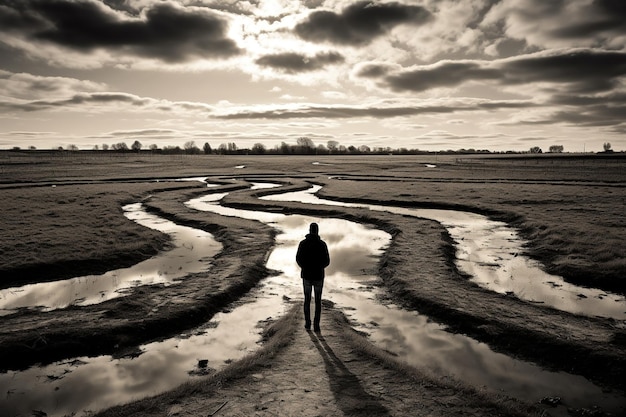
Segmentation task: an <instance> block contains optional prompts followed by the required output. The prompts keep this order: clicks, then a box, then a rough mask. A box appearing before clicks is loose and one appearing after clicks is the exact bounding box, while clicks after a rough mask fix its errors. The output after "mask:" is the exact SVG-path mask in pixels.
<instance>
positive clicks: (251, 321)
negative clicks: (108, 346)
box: [0, 184, 626, 416]
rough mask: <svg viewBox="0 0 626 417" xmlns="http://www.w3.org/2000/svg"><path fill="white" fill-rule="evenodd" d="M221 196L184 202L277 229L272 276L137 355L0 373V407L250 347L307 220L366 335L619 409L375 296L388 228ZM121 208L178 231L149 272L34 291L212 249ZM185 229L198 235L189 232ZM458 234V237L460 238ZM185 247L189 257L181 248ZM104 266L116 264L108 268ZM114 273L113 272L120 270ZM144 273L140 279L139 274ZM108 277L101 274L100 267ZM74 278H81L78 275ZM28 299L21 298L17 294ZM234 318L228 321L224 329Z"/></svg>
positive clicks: (453, 366) (115, 397) (409, 352)
mask: <svg viewBox="0 0 626 417" xmlns="http://www.w3.org/2000/svg"><path fill="white" fill-rule="evenodd" d="M270 186H273V185H272V184H256V185H255V187H256V188H260V187H270ZM315 191H316V189H311V190H308V191H305V192H300V193H299V194H294V193H286V194H278V195H274V196H269V197H266V198H271V199H277V198H283V199H287V200H288V201H293V199H297V201H305V202H310V203H311V202H313V201H314V202H315V203H316V204H321V203H324V204H333V205H338V204H340V203H336V202H325V201H323V202H322V200H320V199H318V198H317V197H315V196H314V195H313V193H314V192H315ZM224 195H225V194H223V193H213V194H207V195H205V196H204V197H201V198H197V199H193V200H190V201H188V202H187V203H186V204H187V205H188V206H189V207H192V208H194V209H196V210H201V211H211V212H215V213H218V214H221V215H225V216H237V217H242V218H249V219H254V220H258V221H262V222H264V223H266V224H268V225H270V226H271V227H274V228H276V229H277V231H278V234H277V237H276V246H275V248H274V249H273V250H272V252H271V254H270V256H269V258H268V263H267V266H268V267H269V268H271V269H275V270H278V271H281V273H280V274H279V275H277V276H272V277H269V278H267V279H265V280H263V281H262V283H261V284H260V285H259V286H258V287H257V288H255V289H254V290H253V291H251V292H250V293H249V294H248V295H246V296H245V297H244V299H243V300H241V301H240V302H238V303H236V305H235V306H233V308H232V309H230V310H229V312H228V313H219V314H217V315H216V316H214V318H213V319H212V320H211V321H210V322H208V323H206V324H205V325H204V326H202V327H200V328H198V329H195V330H194V331H192V332H189V333H187V334H182V335H180V336H177V337H175V338H171V339H168V340H164V341H162V342H157V343H151V344H148V345H144V346H141V347H140V350H141V352H142V353H141V354H140V355H139V356H137V357H133V358H112V357H110V356H100V357H97V358H88V357H80V358H74V359H72V360H68V361H63V362H59V363H55V364H52V365H49V366H46V367H32V368H30V369H28V370H25V371H19V372H13V371H10V372H7V373H4V374H0V392H2V393H6V396H4V397H3V398H0V409H1V410H3V412H4V413H6V415H9V416H13V415H30V413H31V412H32V410H42V411H45V412H46V413H47V415H48V416H63V415H66V414H71V413H76V415H77V416H82V415H88V414H89V410H98V409H102V408H106V407H109V406H112V405H116V404H120V403H124V402H128V401H131V400H133V399H137V398H141V397H145V396H148V395H153V394H156V393H159V392H163V391H166V390H168V389H172V388H173V387H175V386H178V385H180V384H181V383H183V382H185V381H188V380H189V379H193V378H196V377H197V376H198V375H202V374H203V373H205V372H207V370H209V371H211V370H217V369H220V368H221V367H223V366H224V364H225V363H228V362H230V361H232V360H237V359H240V358H241V357H243V356H244V355H245V354H247V353H249V352H252V351H254V350H255V349H256V348H257V346H258V343H259V341H260V330H261V329H260V326H259V324H260V322H263V321H266V320H268V319H270V318H277V317H279V316H281V315H282V314H284V313H285V311H286V309H287V308H288V307H289V301H288V300H289V299H294V298H295V299H298V298H301V282H300V279H299V278H298V276H299V271H298V270H297V267H296V266H295V262H294V261H293V259H294V257H295V250H296V247H297V244H298V242H299V241H300V240H301V239H302V238H303V236H304V235H305V234H306V232H307V229H308V224H309V223H310V222H312V221H316V222H318V223H319V224H320V231H321V234H322V237H323V238H324V240H326V241H327V243H328V245H329V250H330V252H331V256H332V264H331V265H330V267H329V268H328V279H327V280H326V284H325V298H327V299H329V300H330V301H333V302H334V303H335V304H336V305H337V307H338V308H341V309H343V310H344V312H345V313H346V314H347V315H348V316H349V317H350V318H351V319H352V321H353V323H354V325H355V327H357V328H359V329H361V330H364V331H366V332H367V333H368V334H369V335H370V339H371V340H372V342H374V343H376V344H377V345H379V346H381V347H383V348H385V349H387V350H389V351H392V352H394V353H395V354H397V355H398V356H399V357H401V358H403V359H404V360H405V361H407V362H408V363H410V364H412V365H415V366H420V367H427V368H429V369H431V370H433V371H435V372H439V373H442V374H447V375H454V376H456V377H458V378H459V379H463V380H465V381H468V382H470V383H473V384H475V385H478V386H485V387H487V388H488V389H493V390H498V391H502V392H504V393H506V394H508V395H511V396H514V397H517V398H521V399H525V400H529V401H537V400H538V399H540V398H542V397H545V396H559V397H561V398H563V402H564V404H566V405H567V406H569V407H590V406H592V405H601V406H602V408H603V409H605V410H607V411H613V412H624V410H626V399H625V398H623V397H620V396H618V395H616V394H611V393H604V392H602V390H601V389H600V388H599V387H597V386H595V385H594V384H592V383H591V382H589V381H587V380H586V379H584V378H582V377H580V376H575V375H570V374H567V373H555V372H548V371H545V370H543V369H541V368H540V367H538V366H536V365H533V364H531V363H527V362H523V361H518V360H515V359H512V358H510V357H508V356H506V355H502V354H499V353H495V352H493V351H492V350H491V349H490V348H489V347H488V346H487V345H485V344H483V343H478V342H476V341H475V340H473V339H470V338H467V337H465V336H462V335H456V334H451V333H449V332H446V331H445V328H444V327H443V326H441V325H438V324H435V323H432V322H430V321H429V320H428V318H427V317H425V316H423V315H419V314H418V313H416V312H414V311H406V310H403V309H401V308H400V307H398V306H395V305H383V304H380V302H379V301H378V300H379V299H380V298H384V294H383V291H384V290H383V289H382V288H380V287H378V286H377V285H375V284H376V283H377V282H378V281H379V280H378V278H377V277H376V276H375V275H373V271H374V270H375V267H376V262H377V257H378V256H379V255H380V254H381V253H382V252H383V251H384V250H385V248H386V247H387V245H388V244H389V242H390V236H389V235H388V234H387V233H384V232H382V231H380V230H377V229H373V228H370V227H367V226H364V225H361V224H358V223H354V222H350V221H347V220H341V219H332V218H315V217H310V216H301V215H282V214H277V213H264V212H259V211H249V210H239V209H233V208H227V207H223V206H221V205H220V204H219V201H220V200H221V199H222V198H223V197H224ZM402 210H404V209H402ZM125 212H126V215H127V216H128V217H129V218H132V219H133V220H135V221H138V222H139V223H140V224H142V225H144V226H146V227H153V228H156V229H157V230H161V231H165V228H167V229H168V231H165V232H166V233H170V234H172V235H173V236H178V237H180V238H181V239H182V240H180V241H179V240H178V238H176V239H175V242H178V243H176V244H175V245H174V247H173V249H172V250H169V251H167V252H163V253H161V254H159V255H157V256H156V257H154V258H152V259H151V260H149V261H153V260H154V262H155V264H156V265H160V266H157V267H156V268H150V270H151V271H152V270H155V271H157V272H151V273H150V274H149V273H147V272H146V271H144V269H143V268H140V269H136V270H135V274H137V275H134V276H128V277H127V278H125V279H121V280H120V279H118V280H116V279H110V281H113V282H123V283H124V284H122V285H109V286H108V290H104V289H98V290H97V291H93V290H89V287H90V285H85V286H84V288H85V291H86V293H80V292H78V291H77V290H75V287H76V285H75V284H74V285H69V281H72V280H68V283H66V284H65V285H69V287H58V285H61V284H59V283H48V284H37V285H41V286H43V287H42V289H41V291H42V293H41V294H46V287H45V285H51V286H50V287H47V288H48V292H47V294H50V292H55V293H57V292H61V291H65V295H63V296H60V298H61V299H65V300H70V299H73V301H71V302H69V304H79V305H80V304H90V303H97V302H99V300H105V299H109V298H110V297H113V296H123V295H126V294H128V291H129V290H128V288H131V287H132V286H136V285H148V284H151V283H166V284H168V285H171V284H175V282H176V280H179V279H184V276H185V275H186V274H189V273H193V272H198V271H199V270H206V269H208V268H210V261H211V257H212V256H214V255H215V253H217V252H218V251H219V250H220V249H221V247H220V246H219V244H217V246H216V245H215V244H214V243H212V242H215V241H214V239H213V238H212V236H210V234H205V233H204V232H201V231H197V230H195V231H194V230H193V229H191V230H187V232H188V235H187V234H184V235H183V234H180V233H182V232H181V230H186V229H188V228H185V227H183V226H179V225H176V224H174V223H172V222H169V221H166V220H163V219H160V218H158V217H157V216H153V215H150V214H148V213H146V212H145V211H143V209H142V207H141V205H140V204H138V205H131V206H127V207H125ZM131 213H132V214H131ZM448 214H451V213H448ZM412 215H414V214H412ZM419 217H423V215H421V216H419ZM442 223H443V222H442ZM466 227H471V225H468V226H466ZM462 229H463V228H462V227H460V226H459V230H460V232H459V233H462ZM449 230H450V228H449ZM508 233H509V232H508V231H507V232H506V233H504V238H503V240H504V241H507V240H513V238H512V237H511V236H510V235H509V234H508ZM451 234H452V232H451ZM453 236H454V234H453ZM196 238H198V239H200V240H199V241H197V240H193V239H196ZM455 239H456V238H455ZM468 240H469V239H467V238H465V239H464V243H465V241H468ZM192 241H193V243H190V242H192ZM480 242H482V241H479V242H478V243H475V244H472V245H470V246H476V247H478V248H485V247H490V246H493V245H494V243H493V242H492V243H489V244H484V243H483V244H481V243H480ZM215 243H216V242H215ZM204 245H207V246H210V247H212V248H213V249H211V250H210V251H209V252H204V251H200V250H199V248H200V247H201V246H204ZM496 246H497V245H496ZM179 248H185V251H186V252H185V254H186V255H189V257H188V256H185V257H184V260H182V259H183V258H181V257H182V255H181V254H180V253H179V252H178V249H179ZM181 250H182V249H181ZM507 251H508V249H507ZM187 252H189V253H187ZM464 253H465V252H464ZM477 256H478V255H476V253H475V252H472V251H468V252H467V255H466V256H465V258H467V259H466V260H462V259H463V256H462V257H461V258H460V259H461V260H460V261H459V262H461V263H462V262H467V264H468V265H469V264H471V263H472V262H474V260H475V259H476V257H477ZM485 256H487V255H485ZM492 256H496V257H500V255H492ZM194 257H195V260H192V259H190V258H194ZM481 259H482V258H481ZM149 261H146V262H149ZM138 265H140V264H138ZM162 265H176V267H175V268H174V269H175V270H176V271H180V273H179V274H175V273H174V272H173V270H170V269H167V270H166V271H167V273H163V267H162ZM468 268H469V266H468ZM159 271H161V273H159ZM113 272H115V271H112V272H111V273H113ZM115 274H116V276H119V275H120V272H119V271H117V272H115ZM148 275H149V276H150V277H151V278H148V279H143V277H144V276H148ZM108 276H109V275H108V274H104V275H103V276H100V278H102V277H108ZM164 277H166V278H164ZM83 278H84V277H83ZM90 279H92V278H90ZM106 279H109V278H106ZM74 280H78V281H79V282H80V281H81V278H75V279H74ZM138 280H140V281H138ZM83 281H85V279H83ZM96 281H97V280H96ZM55 285H56V286H55ZM26 287H29V286H26ZM26 287H22V288H14V289H10V290H11V293H14V294H20V293H26V292H28V291H31V290H30V289H27V288H26ZM552 287H553V288H557V287H555V286H552ZM60 288H65V289H60ZM68 288H69V289H68ZM88 294H90V295H88ZM381 296H382V297H381ZM7 297H8V296H7ZM32 297H33V298H32V300H31V301H29V302H30V303H31V306H42V305H43V304H42V301H41V299H39V300H36V299H35V295H33V296H32ZM18 298H19V297H18ZM44 298H45V296H44ZM2 300H4V298H2ZM27 304H28V302H26V301H24V302H23V303H22V304H21V305H22V306H27ZM51 304H53V303H51ZM62 306H63V303H62V302H61V303H59V302H56V304H54V305H48V306H45V307H44V309H51V308H61V307H62ZM2 308H3V309H5V311H7V312H8V313H7V314H9V313H10V311H11V309H14V308H16V307H15V304H8V303H7V304H2ZM233 328H237V329H239V331H237V332H232V329H233ZM199 360H206V361H208V365H207V367H206V368H200V367H199V366H198V363H199Z"/></svg>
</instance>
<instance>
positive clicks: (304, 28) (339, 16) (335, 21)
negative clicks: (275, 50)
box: [295, 1, 432, 46]
mask: <svg viewBox="0 0 626 417" xmlns="http://www.w3.org/2000/svg"><path fill="white" fill-rule="evenodd" d="M431 18H432V15H431V14H430V12H428V11H427V10H426V9H424V8H423V7H421V6H411V5H406V4H402V3H397V2H392V3H379V2H373V1H360V2H358V3H354V4H352V5H350V6H348V7H346V8H345V9H344V10H343V11H342V12H341V13H335V12H332V11H326V10H322V11H315V12H312V13H311V14H310V15H309V16H308V17H307V18H306V20H304V21H303V22H301V23H299V24H298V25H296V27H295V32H296V33H297V34H298V35H299V36H300V37H301V38H303V39H305V40H309V41H313V42H331V43H336V44H342V45H353V46H359V45H365V44H368V43H370V42H371V41H372V40H373V39H375V38H377V37H379V36H381V35H384V34H385V33H387V32H388V31H389V30H391V29H392V28H393V27H395V26H397V25H400V24H422V23H425V22H427V21H429V20H430V19H431Z"/></svg>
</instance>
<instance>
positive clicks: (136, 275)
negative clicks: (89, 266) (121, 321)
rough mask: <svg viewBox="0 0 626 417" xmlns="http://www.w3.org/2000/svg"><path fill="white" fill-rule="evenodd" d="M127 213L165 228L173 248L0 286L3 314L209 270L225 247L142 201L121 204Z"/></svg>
mask: <svg viewBox="0 0 626 417" xmlns="http://www.w3.org/2000/svg"><path fill="white" fill-rule="evenodd" d="M123 209H124V215H125V216H126V217H127V218H129V219H130V220H133V221H135V222H137V223H139V224H141V225H142V226H145V227H149V228H152V229H155V230H158V231H160V232H163V233H166V234H168V235H170V236H171V238H172V241H171V243H172V248H171V249H169V250H167V251H162V252H160V253H158V254H157V255H155V256H154V257H152V258H150V259H147V260H145V261H143V262H140V263H138V264H136V265H134V266H132V267H129V268H123V269H116V270H114V271H109V272H107V273H105V274H102V275H88V276H83V277H76V278H71V279H67V280H62V281H54V282H42V283H37V284H31V285H24V286H21V287H15V288H7V289H4V290H0V316H3V315H7V314H11V313H14V312H15V311H16V310H17V309H20V308H40V309H42V310H43V311H50V310H54V309H59V308H65V307H68V306H70V305H77V306H84V305H90V304H97V303H101V302H104V301H107V300H110V299H112V298H117V297H122V296H125V295H127V294H128V293H129V292H130V291H132V289H133V288H136V287H138V286H142V285H154V284H162V285H171V284H175V283H176V282H177V280H180V279H183V278H184V277H185V276H186V275H189V274H192V273H196V272H202V271H206V270H207V269H208V268H209V267H210V265H211V262H212V259H213V257H214V256H215V255H216V254H217V253H218V252H219V251H221V249H222V245H221V244H220V243H219V242H217V241H216V240H215V239H214V238H213V235H211V234H210V233H207V232H204V231H202V230H198V229H193V228H191V227H186V226H180V225H177V224H176V223H173V222H171V221H168V220H165V219H162V218H160V217H158V216H155V215H153V214H150V213H147V212H146V211H145V210H144V209H143V207H142V205H141V203H136V204H129V205H127V206H124V207H123Z"/></svg>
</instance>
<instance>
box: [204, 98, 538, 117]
mask: <svg viewBox="0 0 626 417" xmlns="http://www.w3.org/2000/svg"><path fill="white" fill-rule="evenodd" d="M534 106H535V104H533V103H530V102H527V101H503V100H501V101H473V102H471V103H467V104H457V105H453V104H450V105H430V106H399V107H398V106H396V107H348V106H342V107H339V106H308V107H302V108H298V109H273V110H267V111H240V112H237V113H229V114H224V115H221V116H216V117H217V118H220V119H273V120H280V119H305V118H328V119H349V118H359V117H372V118H389V117H400V116H415V115H420V114H447V113H454V112H459V111H482V110H493V109H498V108H502V109H504V108H527V107H534Z"/></svg>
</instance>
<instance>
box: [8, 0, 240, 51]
mask: <svg viewBox="0 0 626 417" xmlns="http://www.w3.org/2000/svg"><path fill="white" fill-rule="evenodd" d="M0 1H1V2H0V5H2V6H4V7H0V24H2V28H3V29H0V30H5V31H12V32H20V33H22V34H23V36H26V37H27V38H30V39H31V40H42V41H47V42H50V43H53V44H56V45H60V46H64V47H67V48H71V49H75V50H79V51H85V52H88V51H91V50H94V49H98V48H104V49H112V50H117V51H124V52H129V53H131V54H137V55H140V56H145V57H150V58H156V59H160V60H163V61H167V62H182V61H185V60H187V59H189V58H191V57H205V58H214V57H228V56H232V55H235V54H237V53H239V49H238V47H237V45H236V44H235V42H234V41H233V40H231V39H229V38H228V37H227V35H226V32H227V29H228V24H227V22H226V20H224V19H223V18H222V17H220V16H219V15H217V14H216V13H213V12H211V11H210V10H209V9H206V8H183V7H180V6H176V5H174V4H171V3H167V2H161V3H156V4H154V5H153V6H151V7H150V8H147V9H145V10H143V11H142V13H141V16H140V17H132V18H131V17H128V15H127V14H123V13H119V12H115V11H114V10H112V9H111V8H109V7H107V6H106V5H104V4H103V3H98V2H96V1H93V0H79V1H69V0H25V1H10V0H0ZM118 3H119V2H118ZM120 4H121V3H120ZM118 7H121V6H118Z"/></svg>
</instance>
